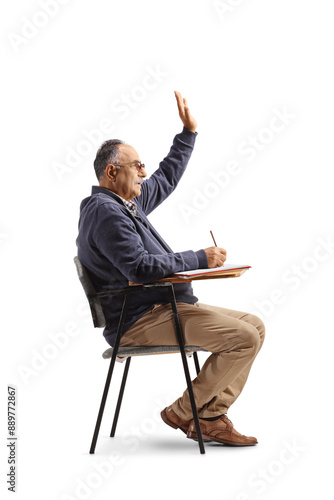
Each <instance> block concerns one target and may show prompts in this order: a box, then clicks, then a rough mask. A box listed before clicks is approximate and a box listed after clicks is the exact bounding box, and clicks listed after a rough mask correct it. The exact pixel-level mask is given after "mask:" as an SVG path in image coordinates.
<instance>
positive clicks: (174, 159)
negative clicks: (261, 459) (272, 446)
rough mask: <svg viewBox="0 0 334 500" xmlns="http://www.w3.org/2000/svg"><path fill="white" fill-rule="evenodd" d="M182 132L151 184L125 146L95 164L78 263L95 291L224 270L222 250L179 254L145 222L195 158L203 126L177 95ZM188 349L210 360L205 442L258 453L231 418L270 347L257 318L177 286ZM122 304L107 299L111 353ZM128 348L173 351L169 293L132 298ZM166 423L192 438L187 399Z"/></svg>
mask: <svg viewBox="0 0 334 500" xmlns="http://www.w3.org/2000/svg"><path fill="white" fill-rule="evenodd" d="M175 96H176V101H177V106H178V111H179V115H180V118H181V120H182V123H183V125H184V127H183V131H182V132H181V133H180V134H177V135H176V136H175V138H174V141H173V145H172V147H171V149H170V152H169V154H168V155H167V156H166V158H165V159H164V160H163V161H162V162H161V163H160V166H159V168H158V169H157V170H156V171H155V172H154V173H153V174H152V175H151V177H150V178H149V179H148V180H145V181H144V178H145V177H146V171H145V165H143V164H142V163H141V160H140V158H139V155H138V153H137V152H136V150H135V149H134V148H133V147H131V146H129V145H127V144H124V143H123V142H122V141H119V140H109V141H106V142H104V143H103V144H102V146H101V147H100V149H99V150H98V152H97V155H96V159H95V162H94V168H95V172H96V175H97V178H98V181H99V186H93V188H92V195H91V196H89V197H88V198H85V199H84V200H83V201H82V203H81V206H80V221H79V235H78V238H77V246H78V257H79V259H80V260H81V262H82V263H83V264H84V266H85V267H86V268H87V269H88V271H89V273H90V276H91V279H92V281H93V283H94V285H95V287H96V289H97V290H98V291H102V290H107V289H112V288H121V287H124V286H128V282H129V281H132V282H134V283H148V282H150V281H154V280H157V279H159V278H162V277H164V276H168V275H170V274H173V273H175V272H180V271H185V270H189V269H197V268H201V269H205V268H214V267H216V266H221V265H223V263H224V262H225V260H226V250H224V249H223V248H219V247H215V246H214V247H210V248H205V249H200V250H198V251H192V250H187V251H184V252H178V253H174V252H173V251H172V249H171V248H170V247H169V246H168V245H167V243H166V242H165V241H164V240H163V239H162V238H161V236H160V235H159V233H158V232H157V231H156V229H154V227H153V226H152V225H151V223H150V222H149V220H148V218H147V215H149V214H150V213H151V212H152V211H153V210H154V209H155V208H156V207H157V206H158V205H160V203H162V202H163V201H164V200H165V199H166V198H167V196H169V195H170V194H171V193H172V192H173V190H174V189H175V187H176V186H177V184H178V182H179V180H180V178H181V177H182V175H183V173H184V171H185V168H186V166H187V164H188V161H189V159H190V156H191V153H192V150H193V147H194V143H195V138H196V135H197V132H196V127H197V122H196V120H195V119H194V118H193V116H192V115H191V114H190V111H189V107H188V105H187V101H186V99H183V98H182V96H181V94H180V93H179V92H175ZM174 290H175V295H176V300H177V302H178V312H179V316H180V321H181V324H182V328H183V333H184V338H185V343H186V344H187V345H196V346H199V347H203V348H204V349H206V350H208V351H210V352H212V354H211V355H210V356H209V357H208V359H207V360H206V362H205V363H204V365H203V367H202V369H201V371H200V373H199V375H198V376H197V377H196V378H195V380H194V381H193V383H192V384H193V390H194V396H195V401H196V406H197V409H198V415H199V418H200V425H201V429H202V433H203V438H204V439H205V440H209V441H215V442H218V443H224V444H230V445H235V446H245V445H254V444H256V443H257V440H256V438H254V437H247V436H244V435H242V434H240V433H238V432H237V431H236V430H235V429H234V427H233V425H232V422H231V421H230V420H229V419H228V418H227V416H226V413H227V411H228V409H229V407H230V406H231V404H232V403H233V402H234V401H235V400H236V399H237V397H238V396H239V394H240V393H241V391H242V389H243V387H244V385H245V382H246V380H247V377H248V374H249V371H250V368H251V366H252V363H253V361H254V359H255V357H256V355H257V353H258V352H259V350H260V348H261V346H262V343H263V339H264V330H265V329H264V325H263V323H262V321H261V320H260V319H259V318H258V317H256V316H254V315H251V314H248V313H244V312H240V311H234V310H230V309H225V308H222V307H216V306H209V305H205V304H202V303H199V302H198V299H197V297H195V296H194V295H193V290H192V286H191V284H190V283H185V284H183V283H181V284H175V285H174ZM122 300H123V298H122V297H119V296H115V297H113V298H112V299H110V298H109V299H105V301H104V302H103V308H104V312H105V316H106V320H107V326H106V328H105V330H104V332H103V334H104V336H105V338H106V340H107V342H108V343H109V344H110V345H113V343H114V341H115V337H116V330H117V324H118V319H119V315H120V310H121V305H122ZM124 332H125V333H124V335H123V337H122V338H121V345H122V346H131V345H142V346H152V345H175V344H176V337H175V330H174V323H173V316H172V310H171V306H170V304H167V303H166V295H165V291H164V290H161V291H157V290H152V291H147V292H145V293H141V294H137V295H136V296H133V297H132V298H131V301H130V303H129V308H128V315H127V321H126V323H125V329H124ZM161 417H162V419H163V420H164V422H165V423H166V424H168V425H170V426H171V427H173V428H175V429H178V428H179V429H180V430H181V431H183V432H184V433H185V434H187V437H190V438H193V439H196V438H197V435H196V429H195V425H194V421H193V419H192V409H191V404H190V399H189V395H188V390H186V391H185V392H184V393H183V395H182V396H181V397H180V398H178V399H177V400H176V401H175V402H174V403H173V404H171V405H170V406H169V407H167V408H165V409H164V410H163V411H162V412H161Z"/></svg>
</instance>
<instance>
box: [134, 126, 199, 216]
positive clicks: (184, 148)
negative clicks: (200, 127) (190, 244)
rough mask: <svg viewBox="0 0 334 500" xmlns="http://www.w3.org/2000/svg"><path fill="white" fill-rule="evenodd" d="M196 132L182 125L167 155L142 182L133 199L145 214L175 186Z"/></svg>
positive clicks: (192, 145) (186, 162) (191, 149)
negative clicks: (139, 191) (138, 192)
mask: <svg viewBox="0 0 334 500" xmlns="http://www.w3.org/2000/svg"><path fill="white" fill-rule="evenodd" d="M196 136H197V132H191V131H190V130H188V129H186V128H185V127H183V131H182V132H181V133H180V134H177V135H176V136H175V137H174V141H173V145H172V147H171V149H170V151H169V153H168V155H167V156H166V157H165V158H164V159H163V160H162V162H160V165H159V168H158V169H157V170H156V171H155V172H154V173H153V174H152V175H151V177H150V178H149V179H147V180H146V181H144V182H143V183H142V187H141V195H140V196H138V197H136V198H135V199H134V201H135V202H136V203H138V204H139V205H140V206H141V207H142V209H143V211H144V213H145V214H146V215H148V214H150V213H151V212H152V211H153V210H154V209H155V208H156V207H157V206H159V205H160V203H162V202H163V201H164V200H165V199H166V198H167V197H168V196H169V195H170V194H171V193H172V192H173V191H174V189H175V188H176V186H177V184H178V182H179V180H180V179H181V177H182V175H183V173H184V171H185V169H186V167H187V165H188V162H189V159H190V156H191V153H192V151H193V149H194V145H195V139H196Z"/></svg>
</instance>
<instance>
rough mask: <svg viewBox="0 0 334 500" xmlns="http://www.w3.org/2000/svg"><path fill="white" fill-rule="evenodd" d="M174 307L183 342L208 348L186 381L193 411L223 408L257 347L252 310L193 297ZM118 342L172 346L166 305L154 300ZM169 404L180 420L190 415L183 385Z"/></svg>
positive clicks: (257, 323) (260, 336)
mask: <svg viewBox="0 0 334 500" xmlns="http://www.w3.org/2000/svg"><path fill="white" fill-rule="evenodd" d="M177 309H178V314H179V318H180V322H181V325H182V329H183V335H184V339H185V345H195V346H198V347H203V348H204V349H207V350H208V351H210V352H211V353H212V354H211V356H209V357H208V359H207V360H206V361H205V363H204V365H203V367H202V369H201V371H200V373H199V374H198V376H197V377H196V378H195V379H194V380H193V382H192V385H193V391H194V397H195V402H196V407H197V410H198V415H199V417H202V418H209V417H215V416H218V415H221V414H223V413H227V410H228V408H229V407H230V406H231V404H232V403H234V401H235V400H236V399H237V397H238V396H239V394H240V393H241V391H242V389H243V387H244V385H245V383H246V380H247V377H248V374H249V371H250V369H251V366H252V363H253V361H254V359H255V357H256V355H257V353H258V352H259V350H260V349H261V346H262V343H263V340H264V332H265V328H264V325H263V323H262V321H261V320H260V318H258V317H257V316H254V315H252V314H248V313H245V312H240V311H234V310H231V309H225V308H223V307H216V306H209V305H206V304H202V303H199V302H196V303H195V304H186V303H184V302H178V304H177ZM120 345H121V346H135V345H137V346H138V345H141V346H154V345H178V341H177V336H176V332H175V328H174V321H173V313H172V308H171V305H170V304H155V305H154V307H153V309H152V310H151V311H149V312H148V313H146V314H144V316H142V317H141V318H140V319H139V320H138V321H136V323H135V324H134V325H133V326H132V327H131V328H130V329H129V330H128V331H127V332H126V333H125V334H124V335H123V336H122V338H121V343H120ZM172 408H173V410H174V411H175V413H176V414H177V415H178V416H179V417H181V418H183V419H185V420H190V419H191V418H193V417H192V410H191V404H190V399H189V395H188V389H186V390H185V392H184V393H183V395H182V396H181V397H180V398H178V399H177V400H176V401H175V402H174V403H173V405H172Z"/></svg>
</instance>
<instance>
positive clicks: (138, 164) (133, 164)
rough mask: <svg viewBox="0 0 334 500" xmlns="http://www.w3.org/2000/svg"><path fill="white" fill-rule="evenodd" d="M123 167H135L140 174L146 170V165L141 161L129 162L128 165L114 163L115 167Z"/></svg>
mask: <svg viewBox="0 0 334 500" xmlns="http://www.w3.org/2000/svg"><path fill="white" fill-rule="evenodd" d="M123 165H131V167H135V168H136V169H137V170H138V172H140V171H141V170H144V169H145V164H144V163H141V162H140V161H129V162H127V163H114V167H123Z"/></svg>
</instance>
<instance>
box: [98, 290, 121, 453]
mask: <svg viewBox="0 0 334 500" xmlns="http://www.w3.org/2000/svg"><path fill="white" fill-rule="evenodd" d="M128 301H129V297H128V295H127V294H125V297H124V301H123V307H122V312H121V317H120V320H119V324H118V331H117V337H116V342H115V346H114V348H113V352H112V357H111V361H110V366H109V370H108V375H107V379H106V383H105V386H104V391H103V395H102V400H101V404H100V409H99V413H98V416H97V421H96V425H95V430H94V435H93V439H92V443H91V446H90V450H89V453H90V454H93V453H94V452H95V446H96V441H97V438H98V435H99V431H100V426H101V420H102V416H103V412H104V407H105V404H106V400H107V396H108V391H109V386H110V381H111V376H112V373H113V370H114V366H115V361H116V357H117V352H118V347H119V343H120V340H121V334H122V331H123V327H124V323H125V317H126V312H127V308H128Z"/></svg>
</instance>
